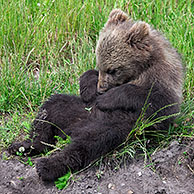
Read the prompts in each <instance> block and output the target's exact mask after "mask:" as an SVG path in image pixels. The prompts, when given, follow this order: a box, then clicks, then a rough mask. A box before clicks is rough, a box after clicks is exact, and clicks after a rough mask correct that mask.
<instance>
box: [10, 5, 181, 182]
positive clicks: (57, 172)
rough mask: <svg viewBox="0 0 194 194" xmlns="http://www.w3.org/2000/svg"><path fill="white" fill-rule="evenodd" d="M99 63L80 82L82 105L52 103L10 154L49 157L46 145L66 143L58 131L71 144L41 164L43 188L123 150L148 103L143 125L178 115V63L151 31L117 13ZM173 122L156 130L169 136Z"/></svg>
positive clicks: (61, 97) (77, 100)
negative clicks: (59, 139)
mask: <svg viewBox="0 0 194 194" xmlns="http://www.w3.org/2000/svg"><path fill="white" fill-rule="evenodd" d="M96 59H97V67H98V71H96V70H89V71H87V72H85V73H84V74H83V75H82V76H81V78H80V97H77V96H69V95H65V94H56V95H53V96H51V98H50V99H48V100H47V101H46V102H44V104H43V105H42V107H41V108H40V111H39V114H38V116H37V118H36V119H35V120H34V122H33V124H32V132H31V136H30V139H29V140H26V141H24V142H21V143H14V144H12V145H11V146H10V147H9V152H10V153H12V154H14V153H16V151H18V149H19V148H20V147H24V148H25V152H26V154H29V155H35V154H39V153H42V152H44V150H49V149H51V148H50V147H49V146H48V144H54V143H56V142H55V141H56V139H55V138H54V136H61V137H63V138H65V135H64V134H63V133H62V132H61V131H60V130H59V128H61V129H62V130H63V131H64V132H65V133H66V134H67V135H69V136H71V143H70V144H69V145H68V146H66V147H65V148H64V149H63V150H61V151H59V152H55V153H54V154H53V155H51V156H49V157H43V158H41V159H39V160H38V161H37V164H36V168H37V172H38V174H39V176H40V177H41V178H42V180H44V181H53V180H56V179H57V178H58V177H60V176H62V175H64V174H65V173H67V172H68V171H69V170H71V171H72V172H75V171H78V170H80V169H82V168H84V167H85V166H87V165H88V164H90V163H91V162H92V161H94V160H96V159H97V158H99V157H100V156H102V155H105V154H107V153H109V152H110V151H112V150H114V149H115V148H116V147H117V146H119V145H120V144H122V143H123V142H124V141H125V140H126V137H127V135H128V134H129V132H130V130H131V129H132V128H133V127H134V125H135V123H136V121H137V119H138V117H139V116H140V114H141V112H142V110H143V107H144V105H145V103H147V108H146V110H145V114H144V119H148V118H152V119H156V118H159V117H162V116H168V115H172V114H175V113H178V112H179V105H180V103H181V98H182V65H181V59H180V57H179V55H178V54H177V52H176V51H175V50H174V49H173V48H172V47H171V45H170V43H169V42H168V41H167V40H166V39H165V38H164V37H163V36H162V35H161V34H160V33H159V32H157V31H156V30H154V29H152V28H151V27H150V26H149V25H148V24H147V23H145V22H134V21H132V20H131V19H129V18H128V16H127V15H126V14H125V13H124V12H122V11H121V10H119V9H115V10H113V11H112V12H111V13H110V16H109V19H108V21H107V23H106V24H105V27H104V28H103V30H102V31H101V33H100V36H99V40H98V43H97V48H96ZM168 105H171V106H168ZM86 107H91V110H90V111H88V110H86ZM173 119H174V118H173V117H170V118H169V119H167V120H164V121H162V122H160V123H157V124H155V125H154V126H151V127H152V129H154V130H158V129H160V130H168V127H169V124H170V123H171V122H172V121H173Z"/></svg>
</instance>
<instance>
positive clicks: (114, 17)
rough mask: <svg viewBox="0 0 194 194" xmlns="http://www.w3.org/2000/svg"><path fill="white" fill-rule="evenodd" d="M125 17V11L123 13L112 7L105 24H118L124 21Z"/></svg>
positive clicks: (126, 17)
mask: <svg viewBox="0 0 194 194" xmlns="http://www.w3.org/2000/svg"><path fill="white" fill-rule="evenodd" d="M127 19H128V16H127V14H126V13H124V12H123V11H121V10H120V9H113V10H112V11H111V13H110V15H109V19H108V21H107V23H106V25H105V26H109V25H118V24H121V23H123V22H125V21H126V20H127Z"/></svg>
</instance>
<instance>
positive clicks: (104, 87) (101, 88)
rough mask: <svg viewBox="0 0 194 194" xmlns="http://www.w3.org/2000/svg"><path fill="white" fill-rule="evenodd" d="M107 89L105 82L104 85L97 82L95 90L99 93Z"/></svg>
mask: <svg viewBox="0 0 194 194" xmlns="http://www.w3.org/2000/svg"><path fill="white" fill-rule="evenodd" d="M107 89H108V85H107V84H105V85H100V84H98V87H97V91H98V93H99V94H103V93H105V92H106V91H107Z"/></svg>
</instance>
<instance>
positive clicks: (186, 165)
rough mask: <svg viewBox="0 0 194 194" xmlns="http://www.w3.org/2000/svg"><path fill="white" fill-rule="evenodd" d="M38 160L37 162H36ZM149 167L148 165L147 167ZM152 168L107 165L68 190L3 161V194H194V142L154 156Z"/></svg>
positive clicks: (0, 183)
mask: <svg viewBox="0 0 194 194" xmlns="http://www.w3.org/2000/svg"><path fill="white" fill-rule="evenodd" d="M35 160H36V159H35ZM148 164H149V163H148ZM150 164H152V165H148V166H147V167H145V163H144V160H143V159H141V160H139V161H137V160H133V161H129V162H127V164H125V165H122V167H120V168H118V170H114V168H112V165H109V164H108V163H107V162H105V163H104V164H102V165H101V166H100V171H101V177H100V178H99V176H98V175H99V174H98V171H99V166H96V167H95V166H94V167H91V168H89V169H87V170H86V171H84V172H82V173H80V174H78V175H76V176H75V177H74V181H73V182H72V183H70V185H69V186H68V188H67V189H65V190H62V191H61V190H58V189H57V188H56V187H55V186H54V184H45V183H43V182H42V181H41V180H40V179H39V177H38V175H37V173H36V169H35V167H31V166H28V165H24V164H22V163H21V162H19V161H18V160H17V159H11V160H3V159H1V160H0V174H1V180H0V193H3V194H12V193H13V194H35V193H39V194H51V193H52V194H53V193H70V194H93V193H94V194H95V193H98V194H144V193H146V194H147V193H150V194H192V193H194V186H193V185H194V139H189V140H186V141H182V143H178V142H177V141H174V142H172V143H171V144H170V146H169V147H168V148H166V149H163V150H161V151H159V152H157V153H155V154H154V155H153V156H152V163H150Z"/></svg>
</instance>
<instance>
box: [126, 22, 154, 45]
mask: <svg viewBox="0 0 194 194" xmlns="http://www.w3.org/2000/svg"><path fill="white" fill-rule="evenodd" d="M149 33H150V26H149V24H147V23H145V22H137V23H135V24H133V26H132V27H131V28H130V30H129V32H128V33H127V43H128V44H130V45H134V44H137V43H141V41H142V40H143V39H144V38H145V37H147V36H148V35H149Z"/></svg>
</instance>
